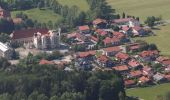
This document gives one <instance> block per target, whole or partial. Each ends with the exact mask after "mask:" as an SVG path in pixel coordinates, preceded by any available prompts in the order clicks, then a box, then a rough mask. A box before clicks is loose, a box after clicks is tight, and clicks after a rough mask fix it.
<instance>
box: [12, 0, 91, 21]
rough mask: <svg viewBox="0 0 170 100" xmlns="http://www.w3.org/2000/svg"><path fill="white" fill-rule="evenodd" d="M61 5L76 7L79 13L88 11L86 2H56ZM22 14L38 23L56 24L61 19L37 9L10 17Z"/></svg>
mask: <svg viewBox="0 0 170 100" xmlns="http://www.w3.org/2000/svg"><path fill="white" fill-rule="evenodd" d="M57 1H58V2H59V3H60V4H62V5H67V6H69V7H72V6H74V5H76V6H77V7H78V8H79V10H80V11H87V10H88V9H89V6H88V4H87V2H86V0H57ZM18 12H23V13H25V14H27V15H28V17H29V18H31V19H33V20H37V21H39V22H45V23H46V22H48V21H50V20H51V21H53V22H56V21H57V20H59V19H60V18H62V17H61V16H60V15H58V14H55V13H54V12H53V11H51V10H47V9H45V10H39V9H36V8H35V9H30V10H25V11H13V12H12V16H13V17H15V15H16V13H18Z"/></svg>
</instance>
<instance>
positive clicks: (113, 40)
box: [103, 37, 121, 47]
mask: <svg viewBox="0 0 170 100" xmlns="http://www.w3.org/2000/svg"><path fill="white" fill-rule="evenodd" d="M103 43H104V46H105V47H108V46H118V45H120V44H121V40H120V39H118V38H116V37H113V38H110V37H106V38H105V39H104V40H103Z"/></svg>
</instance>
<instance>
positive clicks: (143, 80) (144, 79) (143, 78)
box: [139, 76, 150, 83]
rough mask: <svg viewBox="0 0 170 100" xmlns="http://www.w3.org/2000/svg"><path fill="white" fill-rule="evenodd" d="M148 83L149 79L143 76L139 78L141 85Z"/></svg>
mask: <svg viewBox="0 0 170 100" xmlns="http://www.w3.org/2000/svg"><path fill="white" fill-rule="evenodd" d="M149 81H150V79H149V78H148V77H145V76H142V77H140V78H139V82H141V83H147V82H149Z"/></svg>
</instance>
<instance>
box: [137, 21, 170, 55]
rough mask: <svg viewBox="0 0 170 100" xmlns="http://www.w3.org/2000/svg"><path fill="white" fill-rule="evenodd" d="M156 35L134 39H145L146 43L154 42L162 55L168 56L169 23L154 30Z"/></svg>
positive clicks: (169, 47)
mask: <svg viewBox="0 0 170 100" xmlns="http://www.w3.org/2000/svg"><path fill="white" fill-rule="evenodd" d="M154 32H155V33H156V36H149V37H143V38H140V37H139V38H135V40H145V41H147V42H148V43H155V44H156V45H157V46H158V49H159V50H160V51H161V54H162V55H167V56H170V43H169V41H170V24H168V25H166V26H161V27H160V30H154Z"/></svg>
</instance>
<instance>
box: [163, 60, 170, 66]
mask: <svg viewBox="0 0 170 100" xmlns="http://www.w3.org/2000/svg"><path fill="white" fill-rule="evenodd" d="M162 64H163V65H170V60H166V61H163V62H162Z"/></svg>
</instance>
